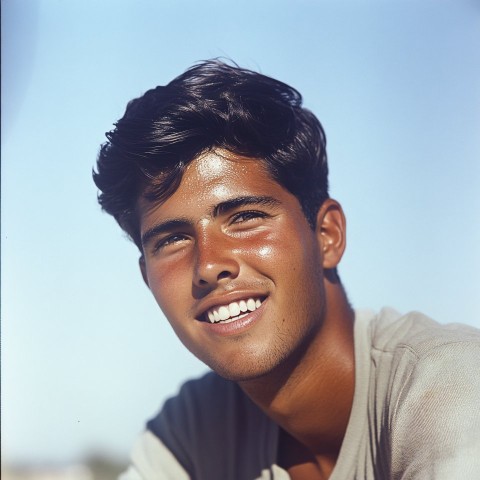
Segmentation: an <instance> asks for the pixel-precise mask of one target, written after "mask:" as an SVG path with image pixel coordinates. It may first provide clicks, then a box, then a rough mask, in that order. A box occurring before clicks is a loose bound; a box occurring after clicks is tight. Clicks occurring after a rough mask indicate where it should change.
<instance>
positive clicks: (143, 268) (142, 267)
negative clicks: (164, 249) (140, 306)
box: [138, 255, 150, 288]
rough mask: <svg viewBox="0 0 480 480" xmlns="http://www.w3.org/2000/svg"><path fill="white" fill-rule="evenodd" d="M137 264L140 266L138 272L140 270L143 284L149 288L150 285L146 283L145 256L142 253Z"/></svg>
mask: <svg viewBox="0 0 480 480" xmlns="http://www.w3.org/2000/svg"><path fill="white" fill-rule="evenodd" d="M138 266H139V267H140V272H142V278H143V281H144V282H145V285H146V286H147V287H148V288H150V285H148V276H147V266H146V265H145V258H144V256H143V255H142V256H141V257H140V258H139V259H138Z"/></svg>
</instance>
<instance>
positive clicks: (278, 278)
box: [94, 61, 480, 480]
mask: <svg viewBox="0 0 480 480" xmlns="http://www.w3.org/2000/svg"><path fill="white" fill-rule="evenodd" d="M301 102H302V99H301V96H300V94H299V93H298V92H297V91H296V90H294V89H292V88H291V87H289V86H287V85H285V84H283V83H281V82H278V81H276V80H273V79H271V78H268V77H266V76H263V75H260V74H257V73H254V72H251V71H248V70H244V69H240V68H237V67H236V66H230V65H227V64H224V63H221V62H218V61H210V62H205V63H202V64H199V65H197V66H195V67H193V68H191V69H190V70H188V71H187V72H186V73H184V74H183V75H181V76H179V77H177V78H176V79H175V80H173V81H172V82H170V83H169V84H168V85H167V86H165V87H157V88H155V89H153V90H150V91H148V92H147V93H146V94H145V95H144V96H143V97H141V98H139V99H136V100H133V101H132V102H130V103H129V105H128V107H127V110H126V113H125V115H124V117H123V118H122V119H121V120H120V121H119V122H118V123H117V124H116V128H115V129H114V130H113V131H112V132H110V133H108V134H107V137H108V142H107V143H105V144H104V145H103V146H102V148H101V151H100V155H99V158H98V166H97V172H96V173H94V179H95V183H96V185H97V186H98V188H99V189H100V191H101V193H100V196H99V201H100V204H101V205H102V207H103V209H104V210H106V211H107V212H108V213H110V214H112V215H113V216H114V217H115V219H116V220H117V221H118V223H119V224H120V226H121V227H122V228H123V229H124V230H125V231H126V232H127V233H128V234H129V235H130V237H131V238H132V240H133V241H134V242H135V243H136V245H137V247H138V248H139V250H140V255H141V257H140V269H141V272H142V275H143V278H144V280H145V283H146V284H147V286H148V287H149V288H150V290H151V291H152V293H153V295H154V297H155V299H156V300H157V302H158V304H159V306H160V308H161V309H162V310H163V312H164V314H165V316H166V317H167V319H168V320H169V322H170V323H171V325H172V327H173V329H174V330H175V332H176V334H177V335H178V336H179V338H180V339H181V341H182V342H183V343H184V344H185V346H186V347H187V348H188V349H189V350H190V351H191V352H192V353H193V354H194V355H196V356H197V357H198V358H199V359H200V360H202V361H203V362H205V363H206V364H207V365H208V366H209V367H210V368H211V369H212V370H213V372H212V373H210V374H207V375H206V376H205V377H204V378H201V379H199V380H196V381H191V382H187V383H186V384H185V385H184V386H183V388H182V389H181V391H180V393H179V395H178V396H177V397H176V398H173V399H171V400H169V401H167V402H166V404H165V405H164V407H163V409H162V411H161V412H160V413H159V415H158V416H157V417H155V418H154V419H152V420H151V421H150V422H149V423H148V424H147V430H146V432H145V433H144V434H143V435H142V437H141V438H140V440H139V442H138V444H137V446H136V448H135V450H134V452H133V457H132V465H131V467H130V469H129V470H128V471H127V472H126V474H125V476H124V478H125V479H131V480H134V479H145V480H150V479H172V480H181V479H187V478H193V479H204V480H215V479H222V480H223V479H242V480H243V479H245V480H247V479H248V480H253V479H288V478H292V479H310V480H315V479H326V478H330V479H332V480H333V479H334V480H340V479H341V480H344V479H354V478H355V479H373V478H375V479H389V478H392V479H423V478H435V479H451V478H459V477H460V475H463V478H476V477H478V478H480V407H479V405H480V402H479V401H480V380H479V375H478V373H479V372H480V334H479V332H478V331H477V330H475V329H474V328H470V327H466V326H460V325H450V326H441V325H439V324H437V323H435V322H434V321H432V320H430V319H429V318H427V317H425V316H423V315H421V314H419V313H411V314H408V315H405V316H401V315H399V314H398V313H396V312H395V311H394V310H391V309H384V310H382V311H381V312H379V313H373V312H367V311H365V312H360V311H354V310H353V309H352V307H351V306H350V304H349V302H348V300H347V297H346V295H345V291H344V289H343V286H342V283H341V281H340V278H339V276H338V273H337V265H338V264H339V262H340V259H341V258H342V254H343V251H344V249H345V217H344V214H343V212H342V208H341V206H340V204H339V203H338V202H336V201H335V200H333V199H331V198H329V195H328V182H327V173H328V169H327V156H326V150H325V145H326V140H325V135H324V132H323V130H322V127H321V125H320V123H319V122H318V120H317V119H316V118H315V117H314V116H313V115H312V113H310V112H309V111H308V110H306V109H304V108H302V106H301Z"/></svg>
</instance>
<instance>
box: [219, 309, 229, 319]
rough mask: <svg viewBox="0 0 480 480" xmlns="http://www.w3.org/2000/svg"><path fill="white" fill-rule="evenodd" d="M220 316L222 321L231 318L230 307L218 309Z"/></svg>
mask: <svg viewBox="0 0 480 480" xmlns="http://www.w3.org/2000/svg"><path fill="white" fill-rule="evenodd" d="M218 314H219V315H220V320H226V319H227V318H230V311H229V310H228V307H220V308H219V309H218Z"/></svg>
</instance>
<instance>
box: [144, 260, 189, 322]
mask: <svg viewBox="0 0 480 480" xmlns="http://www.w3.org/2000/svg"><path fill="white" fill-rule="evenodd" d="M147 276H148V284H149V288H150V290H151V292H152V294H153V296H154V297H155V300H156V301H157V303H158V305H159V306H160V308H161V309H162V311H163V312H164V313H165V315H166V316H167V318H170V316H171V314H172V313H173V312H174V311H175V308H174V306H175V305H182V304H183V305H184V304H185V299H184V298H183V297H184V296H185V295H186V293H185V292H191V272H189V268H188V267H187V265H186V264H185V262H175V263H173V262H171V263H169V262H162V264H161V265H160V264H152V265H151V266H150V268H147Z"/></svg>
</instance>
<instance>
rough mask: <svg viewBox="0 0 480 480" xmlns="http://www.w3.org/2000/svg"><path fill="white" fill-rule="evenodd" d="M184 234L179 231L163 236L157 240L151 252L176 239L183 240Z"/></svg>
mask: <svg viewBox="0 0 480 480" xmlns="http://www.w3.org/2000/svg"><path fill="white" fill-rule="evenodd" d="M185 238H186V237H185V235H182V234H181V233H175V234H173V235H169V236H168V237H165V238H163V239H162V240H160V241H159V242H157V243H156V244H155V245H154V248H153V252H154V253H156V252H158V250H161V249H162V248H163V247H167V246H168V245H171V244H173V243H176V242H178V241H182V240H185Z"/></svg>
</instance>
